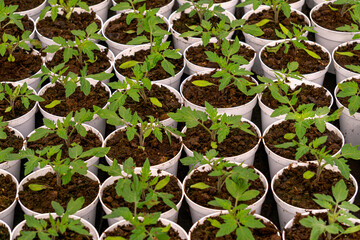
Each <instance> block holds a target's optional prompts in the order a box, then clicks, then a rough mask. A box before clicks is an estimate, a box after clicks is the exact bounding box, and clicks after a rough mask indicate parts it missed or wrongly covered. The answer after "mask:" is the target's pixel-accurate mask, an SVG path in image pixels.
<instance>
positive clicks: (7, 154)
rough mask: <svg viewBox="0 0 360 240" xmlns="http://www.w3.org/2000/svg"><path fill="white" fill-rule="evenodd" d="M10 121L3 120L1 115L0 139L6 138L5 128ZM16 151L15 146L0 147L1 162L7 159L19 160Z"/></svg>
mask: <svg viewBox="0 0 360 240" xmlns="http://www.w3.org/2000/svg"><path fill="white" fill-rule="evenodd" d="M8 124H9V123H8V122H3V116H1V117H0V140H5V139H6V138H7V135H6V133H5V131H4V130H5V128H6V126H7V125H8ZM13 151H14V148H13V147H7V148H6V149H0V164H1V163H3V162H7V161H12V160H18V159H20V158H19V157H18V154H15V153H12V152H13Z"/></svg>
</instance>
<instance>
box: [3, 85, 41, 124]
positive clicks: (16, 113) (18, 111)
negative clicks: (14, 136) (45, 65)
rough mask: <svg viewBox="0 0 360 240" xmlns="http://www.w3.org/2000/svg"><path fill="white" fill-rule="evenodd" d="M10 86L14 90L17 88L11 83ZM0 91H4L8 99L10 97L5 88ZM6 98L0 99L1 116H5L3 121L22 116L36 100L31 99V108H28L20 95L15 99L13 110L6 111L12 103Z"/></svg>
mask: <svg viewBox="0 0 360 240" xmlns="http://www.w3.org/2000/svg"><path fill="white" fill-rule="evenodd" d="M9 86H10V88H11V89H12V90H13V91H14V89H15V88H16V87H15V86H12V85H11V84H9ZM4 88H5V87H4ZM0 93H4V94H5V98H6V99H9V98H10V97H9V95H8V94H7V93H6V91H5V89H4V91H2V92H0ZM6 99H3V100H0V116H3V121H9V120H13V119H16V118H18V117H21V116H23V115H25V114H26V113H27V112H29V111H30V110H31V109H32V108H33V107H34V105H35V101H33V100H29V102H30V105H29V108H26V107H25V106H24V104H23V103H22V101H21V97H19V98H17V99H16V100H15V104H14V107H13V108H12V109H11V111H10V112H6V109H7V108H8V107H10V103H9V102H8V101H7V100H6Z"/></svg>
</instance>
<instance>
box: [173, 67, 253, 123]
mask: <svg viewBox="0 0 360 240" xmlns="http://www.w3.org/2000/svg"><path fill="white" fill-rule="evenodd" d="M211 72H212V70H208V71H204V72H200V73H196V74H193V75H191V76H189V77H187V78H186V79H185V80H184V81H183V82H182V83H181V85H180V94H181V96H182V97H183V99H184V106H185V107H190V108H191V109H192V110H198V111H202V112H205V107H202V106H199V105H196V104H194V103H192V102H190V101H189V100H188V99H186V98H185V96H184V94H183V91H184V90H183V88H184V85H185V83H186V81H190V80H191V79H192V77H193V76H199V75H204V74H208V73H211ZM252 80H253V81H254V82H255V83H256V84H258V83H257V82H256V80H255V79H253V78H252ZM256 96H257V95H255V96H254V98H253V99H252V100H251V101H250V102H248V103H246V104H244V105H240V106H237V107H231V108H217V111H218V113H219V114H224V113H226V114H227V115H241V116H242V117H243V118H246V119H251V116H252V112H253V109H254V107H255V106H256V102H257V101H256V99H257V97H256Z"/></svg>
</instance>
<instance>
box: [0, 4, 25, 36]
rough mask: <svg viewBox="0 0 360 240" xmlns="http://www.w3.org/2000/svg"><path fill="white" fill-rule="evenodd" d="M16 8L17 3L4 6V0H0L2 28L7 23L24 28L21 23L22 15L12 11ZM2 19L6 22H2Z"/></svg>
mask: <svg viewBox="0 0 360 240" xmlns="http://www.w3.org/2000/svg"><path fill="white" fill-rule="evenodd" d="M16 9H18V5H9V6H5V2H4V0H0V28H2V29H4V28H5V27H6V26H7V25H10V24H15V25H16V26H17V27H18V28H20V29H21V30H24V26H23V24H22V23H21V19H22V18H23V17H24V16H22V15H20V14H16V13H14V12H15V11H16ZM4 21H7V23H4Z"/></svg>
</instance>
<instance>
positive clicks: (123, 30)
mask: <svg viewBox="0 0 360 240" xmlns="http://www.w3.org/2000/svg"><path fill="white" fill-rule="evenodd" d="M143 3H144V2H140V4H143ZM127 16H128V14H125V13H123V14H121V15H120V17H119V18H117V19H115V20H113V21H111V22H109V24H108V25H107V27H106V28H105V36H106V37H107V38H109V39H110V40H112V41H114V42H117V43H121V44H127V42H129V41H131V40H132V39H134V38H136V37H138V36H141V35H145V36H146V37H147V39H149V38H150V34H149V33H147V32H144V33H142V34H141V35H137V33H136V32H137V29H138V26H137V25H138V22H137V20H136V19H134V20H132V21H131V23H130V24H129V25H128V24H127V23H126V18H127ZM159 26H160V27H161V28H162V29H163V30H168V26H167V24H166V23H162V24H160V25H159Z"/></svg>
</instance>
